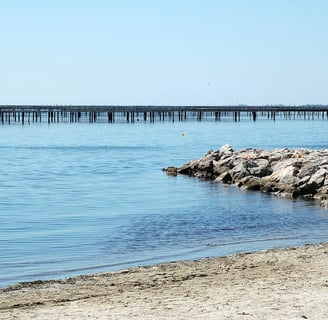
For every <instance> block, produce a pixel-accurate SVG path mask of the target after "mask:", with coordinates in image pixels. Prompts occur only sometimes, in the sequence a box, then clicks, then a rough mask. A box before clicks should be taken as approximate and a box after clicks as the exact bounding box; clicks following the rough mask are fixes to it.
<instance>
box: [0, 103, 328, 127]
mask: <svg viewBox="0 0 328 320" xmlns="http://www.w3.org/2000/svg"><path fill="white" fill-rule="evenodd" d="M259 119H268V120H273V121H275V120H278V119H287V120H292V119H304V120H315V119H322V120H328V105H299V106H283V105H279V106H246V105H237V106H232V105H231V106H139V105H138V106H110V105H108V106H100V105H99V106H98V105H74V106H73V105H71V106H68V105H37V106H34V105H0V124H2V125H5V124H22V125H25V124H31V123H38V122H39V123H41V122H47V123H49V124H50V123H59V122H69V123H75V122H89V123H95V122H100V123H101V122H102V123H104V122H107V123H115V122H118V123H135V122H149V123H153V122H155V121H171V122H175V121H180V122H181V121H187V120H195V121H234V122H239V121H243V120H250V121H256V120H259Z"/></svg>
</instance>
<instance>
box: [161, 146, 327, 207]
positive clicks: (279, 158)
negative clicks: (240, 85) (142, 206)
mask: <svg viewBox="0 0 328 320" xmlns="http://www.w3.org/2000/svg"><path fill="white" fill-rule="evenodd" d="M163 170H165V171H166V172H167V174H169V175H176V174H186V175H189V176H193V177H199V178H202V179H205V180H215V181H218V182H221V183H228V184H236V185H238V186H239V187H241V188H243V189H247V190H260V191H261V192H274V193H276V194H277V195H280V196H285V197H292V198H296V197H303V198H307V199H308V198H312V199H318V200H320V201H321V202H320V205H321V206H323V207H325V208H327V209H328V200H327V198H328V149H325V150H320V151H318V150H310V149H304V148H297V149H288V148H284V149H276V150H272V151H268V150H262V149H254V148H247V149H242V150H237V151H234V150H233V148H232V147H231V146H230V145H224V146H222V147H221V148H220V149H219V150H216V151H213V150H210V151H209V152H207V154H206V155H205V156H204V157H203V158H201V159H199V160H193V161H190V162H188V163H186V164H184V165H183V166H181V167H180V168H174V167H169V168H164V169H163Z"/></svg>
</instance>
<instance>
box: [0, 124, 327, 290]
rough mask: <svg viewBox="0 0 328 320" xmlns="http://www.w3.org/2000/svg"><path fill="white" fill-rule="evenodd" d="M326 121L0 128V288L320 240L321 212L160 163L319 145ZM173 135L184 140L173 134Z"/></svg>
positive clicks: (323, 228)
mask: <svg viewBox="0 0 328 320" xmlns="http://www.w3.org/2000/svg"><path fill="white" fill-rule="evenodd" d="M327 129H328V122H327V121H322V120H314V121H308V120H306V121H304V120H288V121H287V120H279V121H276V122H273V121H271V120H267V121H266V120H261V121H258V122H255V123H254V122H251V121H242V122H239V123H234V122H229V121H226V122H219V123H218V122H214V121H213V122H211V121H208V122H192V121H191V122H182V123H181V122H176V123H171V122H157V123H155V124H145V123H135V124H105V123H103V124H86V123H85V124H51V125H47V124H39V123H38V124H32V125H30V126H20V125H14V126H9V125H3V126H1V127H0V137H1V140H0V141H1V142H0V168H1V173H0V286H6V285H9V284H13V283H16V282H19V281H30V280H36V279H52V278H59V277H67V276H72V275H76V274H81V273H90V272H100V271H106V270H117V269H122V268H126V267H129V266H134V265H140V264H152V263H157V262H161V261H171V260H179V259H194V258H200V257H205V256H218V255H225V254H230V253H234V252H240V251H252V250H261V249H267V248H273V247H282V246H295V245H302V244H305V243H316V242H321V241H326V240H328V218H327V217H328V215H327V211H325V210H323V209H321V208H320V207H318V206H316V205H314V204H313V203H312V202H307V201H296V200H287V199H280V198H277V197H275V196H271V195H268V194H261V193H256V192H246V191H242V190H239V189H238V188H237V187H234V186H222V185H218V184H215V183H211V182H204V181H199V180H197V179H193V178H189V177H184V176H178V177H168V176H166V174H165V173H164V172H162V171H161V168H163V167H165V166H169V165H174V166H180V165H182V164H183V163H185V162H187V161H189V160H191V159H197V158H200V157H202V156H203V155H204V154H205V153H206V152H207V151H208V150H209V149H218V148H219V147H220V146H221V145H223V144H226V143H229V144H231V145H232V146H233V148H235V149H239V148H243V147H262V148H265V149H273V148H281V147H307V148H313V149H321V148H328V145H327V143H326V141H328V139H327V138H328V130H327ZM182 133H184V135H182Z"/></svg>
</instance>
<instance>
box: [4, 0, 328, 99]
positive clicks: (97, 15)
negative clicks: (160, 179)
mask: <svg viewBox="0 0 328 320" xmlns="http://www.w3.org/2000/svg"><path fill="white" fill-rule="evenodd" d="M0 40H1V47H0V59H1V60H0V61H1V62H0V75H1V76H0V104H146V105H148V104H152V105H154V104H155V105H163V104H174V105H207V104H210V105H218V104H249V105H250V104H307V103H319V104H328V1H326V0H0Z"/></svg>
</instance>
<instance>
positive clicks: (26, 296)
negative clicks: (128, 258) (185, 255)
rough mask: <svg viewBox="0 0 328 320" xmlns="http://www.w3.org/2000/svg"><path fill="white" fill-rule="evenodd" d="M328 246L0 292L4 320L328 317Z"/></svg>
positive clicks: (172, 265)
mask: <svg viewBox="0 0 328 320" xmlns="http://www.w3.org/2000/svg"><path fill="white" fill-rule="evenodd" d="M327 271H328V244H327V243H325V244H320V245H313V246H304V247H301V248H296V249H290V248H289V249H279V250H270V251H265V252H256V253H248V254H236V255H232V256H227V257H219V258H210V259H202V260H198V261H187V262H173V263H166V264H160V265H155V266H149V267H139V268H134V269H130V270H123V271H120V272H114V273H104V274H96V275H87V276H79V277H76V278H70V279H65V280H59V281H45V282H41V281H40V282H32V283H25V284H24V283H23V284H18V285H16V286H12V287H9V288H5V289H1V290H0V319H47V320H51V319H328V304H327V301H328V272H327Z"/></svg>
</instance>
